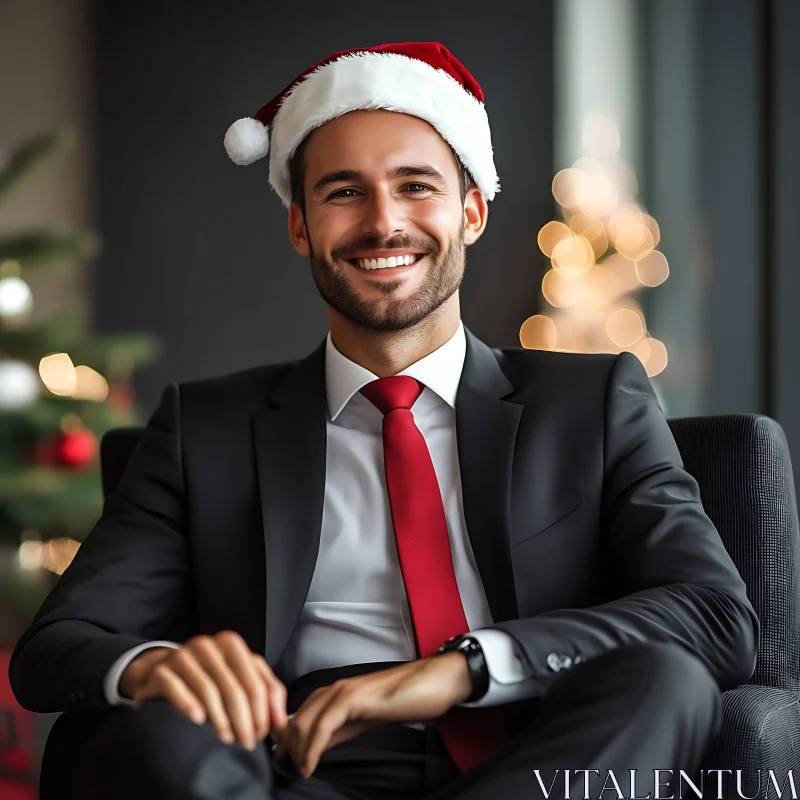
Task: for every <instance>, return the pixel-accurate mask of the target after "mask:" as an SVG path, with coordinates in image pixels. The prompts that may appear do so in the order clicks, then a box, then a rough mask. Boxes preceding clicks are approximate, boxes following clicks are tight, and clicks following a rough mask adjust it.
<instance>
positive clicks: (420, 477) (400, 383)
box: [361, 375, 507, 772]
mask: <svg viewBox="0 0 800 800" xmlns="http://www.w3.org/2000/svg"><path fill="white" fill-rule="evenodd" d="M423 389H424V386H423V385H422V384H421V383H420V382H419V381H417V380H415V379H414V378H410V377H408V376H405V375H395V376H393V377H390V378H380V379H379V380H376V381H372V383H369V384H367V385H366V386H365V387H364V388H363V389H362V390H361V393H362V394H363V395H364V396H365V397H366V398H367V399H368V400H369V401H370V402H371V403H373V404H374V405H375V406H377V407H378V409H379V410H380V411H381V412H382V413H383V459H384V466H385V469H386V487H387V489H388V491H389V504H390V506H391V510H392V521H393V523H394V534H395V540H396V542H397V553H398V556H399V559H400V569H401V571H402V573H403V583H404V584H405V588H406V594H407V595H408V605H409V608H410V609H411V618H412V621H413V623H414V632H415V634H416V639H417V647H418V648H419V654H420V657H422V658H425V657H427V656H430V655H433V654H434V653H435V652H436V650H437V649H438V647H439V645H440V644H442V642H444V641H446V640H447V639H450V638H451V637H453V636H457V635H459V634H461V633H467V632H468V631H469V624H468V623H467V618H466V615H465V614H464V607H463V606H462V604H461V595H460V594H459V592H458V584H457V583H456V575H455V571H454V569H453V558H452V555H451V553H450V538H449V536H448V533H447V520H446V518H445V514H444V504H443V503H442V494H441V491H440V489H439V482H438V480H437V478H436V472H435V471H434V468H433V461H431V456H430V453H429V452H428V446H427V444H426V443H425V437H424V436H423V435H422V433H421V431H420V430H419V428H417V426H416V424H415V422H414V415H413V414H412V413H411V407H412V406H413V405H414V403H415V402H416V400H417V398H418V397H419V396H420V394H422V390H423ZM503 722H504V720H503V717H502V714H501V713H500V709H499V708H496V707H488V708H466V707H461V706H454V707H453V708H452V709H451V710H450V711H449V712H448V713H447V714H445V715H444V716H443V717H440V718H439V719H438V720H436V723H435V724H436V727H437V728H438V729H439V733H440V734H441V736H442V739H443V740H444V743H445V745H446V747H447V750H448V752H449V753H450V756H451V757H452V758H453V761H455V763H456V765H457V766H458V768H459V769H460V770H461V771H462V772H466V771H467V770H468V769H470V768H471V767H473V766H475V765H476V764H478V763H479V762H480V761H482V760H483V759H484V758H486V757H487V756H489V755H491V753H493V752H494V751H495V750H497V748H498V747H499V746H500V745H501V744H503V742H504V741H505V739H506V736H507V734H506V732H505V729H504V725H503Z"/></svg>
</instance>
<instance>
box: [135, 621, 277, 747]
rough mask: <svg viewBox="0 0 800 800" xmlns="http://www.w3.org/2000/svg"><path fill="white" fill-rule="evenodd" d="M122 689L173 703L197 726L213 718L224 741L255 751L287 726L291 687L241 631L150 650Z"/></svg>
mask: <svg viewBox="0 0 800 800" xmlns="http://www.w3.org/2000/svg"><path fill="white" fill-rule="evenodd" d="M119 689H120V692H121V694H123V695H125V696H126V697H128V698H130V699H132V700H137V701H141V700H147V699H153V698H162V699H164V700H168V701H169V702H170V703H171V704H172V705H173V706H174V707H175V708H177V709H178V711H180V712H182V713H183V714H185V715H186V716H187V717H188V718H189V719H190V720H192V722H195V723H197V724H198V725H202V724H203V723H204V722H206V720H208V721H209V722H210V723H211V725H212V726H213V727H214V729H215V730H216V732H217V735H218V736H219V738H220V739H221V740H222V741H223V742H225V743H227V744H233V742H235V741H238V742H239V743H240V744H241V745H243V746H244V747H246V748H248V749H249V750H253V749H254V748H255V746H256V742H257V741H258V740H260V739H264V738H265V737H266V736H267V734H268V733H270V732H272V733H275V731H276V730H280V729H283V728H285V727H286V724H287V717H286V687H285V686H284V685H283V683H282V682H281V681H280V680H279V679H278V678H277V677H276V676H275V673H274V672H273V671H272V670H271V669H270V667H269V665H268V664H267V662H266V661H265V660H264V659H263V658H262V657H261V656H260V655H257V654H256V653H253V652H251V651H250V649H249V648H248V647H247V644H246V643H245V641H244V639H243V638H242V637H241V636H240V635H239V634H238V633H236V632H235V631H220V632H219V633H216V634H214V635H213V636H195V637H194V638H192V639H189V640H188V641H187V642H185V643H184V644H183V645H182V646H181V647H180V648H177V649H172V648H168V647H154V648H152V649H149V650H145V651H144V652H142V653H140V654H139V655H138V656H136V658H134V659H133V660H132V661H131V663H130V664H128V666H127V667H126V669H125V671H124V672H123V673H122V677H121V678H120V683H119Z"/></svg>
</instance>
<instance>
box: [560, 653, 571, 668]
mask: <svg viewBox="0 0 800 800" xmlns="http://www.w3.org/2000/svg"><path fill="white" fill-rule="evenodd" d="M571 666H572V659H571V658H570V657H569V656H561V668H562V669H569V668H570V667H571Z"/></svg>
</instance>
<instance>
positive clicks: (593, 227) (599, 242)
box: [567, 211, 608, 259]
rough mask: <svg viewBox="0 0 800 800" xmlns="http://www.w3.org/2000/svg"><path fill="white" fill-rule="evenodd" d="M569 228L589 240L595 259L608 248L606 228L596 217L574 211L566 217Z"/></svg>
mask: <svg viewBox="0 0 800 800" xmlns="http://www.w3.org/2000/svg"><path fill="white" fill-rule="evenodd" d="M567 225H569V229H570V230H571V231H572V232H573V233H575V234H578V235H579V236H584V237H585V238H586V239H588V240H589V244H591V246H592V250H593V251H594V257H595V259H598V258H600V256H602V255H603V253H605V251H606V250H607V249H608V237H607V236H606V229H605V227H604V226H603V223H602V222H601V221H600V220H599V219H597V218H596V217H587V216H586V214H582V213H581V212H580V211H578V212H575V213H573V214H571V215H570V216H569V218H568V219H567Z"/></svg>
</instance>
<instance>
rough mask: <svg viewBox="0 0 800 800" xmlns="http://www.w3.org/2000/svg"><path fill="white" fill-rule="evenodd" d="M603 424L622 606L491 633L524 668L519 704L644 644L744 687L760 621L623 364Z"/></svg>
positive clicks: (609, 531)
mask: <svg viewBox="0 0 800 800" xmlns="http://www.w3.org/2000/svg"><path fill="white" fill-rule="evenodd" d="M605 423H606V427H605V440H604V454H603V456H604V467H603V469H604V474H603V490H602V519H601V535H602V536H603V537H604V539H605V544H606V547H607V550H608V552H609V555H610V561H611V563H613V564H615V565H616V566H617V574H618V575H619V576H620V577H621V578H622V580H623V581H624V585H623V588H622V591H621V594H623V595H624V596H622V597H620V598H619V599H616V600H612V601H609V602H606V603H603V604H602V605H597V606H593V607H590V608H566V609H563V610H556V611H548V612H545V613H542V614H539V615H537V616H535V617H530V618H526V619H518V620H510V621H507V622H502V623H498V624H496V625H494V626H492V627H493V628H495V629H499V630H504V631H506V632H508V633H509V634H511V635H512V636H513V637H514V638H515V639H516V641H517V643H518V644H519V646H520V647H521V649H522V650H523V651H524V653H525V655H526V657H527V659H528V662H529V664H528V667H529V669H527V670H525V674H526V676H527V675H529V676H530V677H531V679H532V682H529V681H527V680H526V681H525V683H526V686H525V687H524V688H525V691H524V692H521V694H524V695H526V696H537V695H541V694H543V693H544V692H545V691H546V689H547V687H548V685H549V684H550V683H551V682H552V681H553V680H554V679H555V678H556V677H557V675H556V674H555V673H554V670H553V667H552V664H553V663H554V662H556V661H558V662H560V664H561V667H559V670H560V668H563V667H564V666H565V664H567V665H568V664H575V663H579V662H580V661H584V660H587V659H591V658H595V657H597V656H599V655H601V654H602V653H604V652H607V651H609V650H612V649H614V648H617V647H622V646H624V645H630V644H637V643H645V642H660V643H672V644H674V645H676V646H679V647H682V648H685V649H686V650H688V651H689V652H690V653H692V654H693V655H695V656H696V657H697V658H699V659H700V660H701V661H702V662H703V664H704V665H705V666H706V667H707V669H708V670H709V671H710V673H711V675H712V676H713V677H714V678H715V679H716V681H717V684H718V685H719V687H720V689H721V690H725V689H731V688H733V687H735V686H738V685H739V684H741V683H744V682H746V681H747V680H748V679H749V678H750V677H751V676H752V674H753V671H754V670H755V661H756V653H757V649H758V642H759V634H760V629H759V621H758V617H757V616H756V614H755V611H754V610H753V607H752V605H751V604H750V601H749V599H748V597H747V592H746V587H745V584H744V581H743V580H742V578H741V576H740V575H739V573H738V571H737V569H736V566H735V565H734V563H733V562H732V560H731V558H730V556H729V555H728V553H727V551H726V550H725V547H724V545H723V543H722V540H721V538H720V536H719V533H718V531H717V530H716V528H715V527H714V524H713V523H712V521H711V520H710V519H709V517H708V516H707V515H706V513H705V511H704V510H703V506H702V503H701V500H700V491H699V488H698V485H697V482H696V481H695V479H694V478H693V477H692V476H691V475H690V474H689V473H688V472H686V471H685V470H684V468H683V462H682V460H681V456H680V453H679V451H678V447H677V445H676V444H675V439H674V437H673V435H672V432H671V431H670V428H669V425H668V424H667V421H666V419H665V417H664V414H663V411H662V410H661V406H660V405H659V403H658V400H657V399H656V395H655V392H654V391H653V387H652V385H651V384H650V380H649V378H648V377H647V374H646V373H645V371H644V368H643V367H642V364H641V362H640V361H639V360H638V359H637V358H636V357H635V356H634V355H632V354H630V353H621V354H620V355H619V356H618V357H617V359H616V360H615V362H614V366H613V368H612V370H611V374H610V377H609V383H608V389H607V397H606V411H605ZM548 656H549V658H548ZM576 659H577V662H576ZM548 663H549V664H550V666H548ZM567 668H568V667H567ZM522 688H523V687H522V686H520V689H522Z"/></svg>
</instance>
